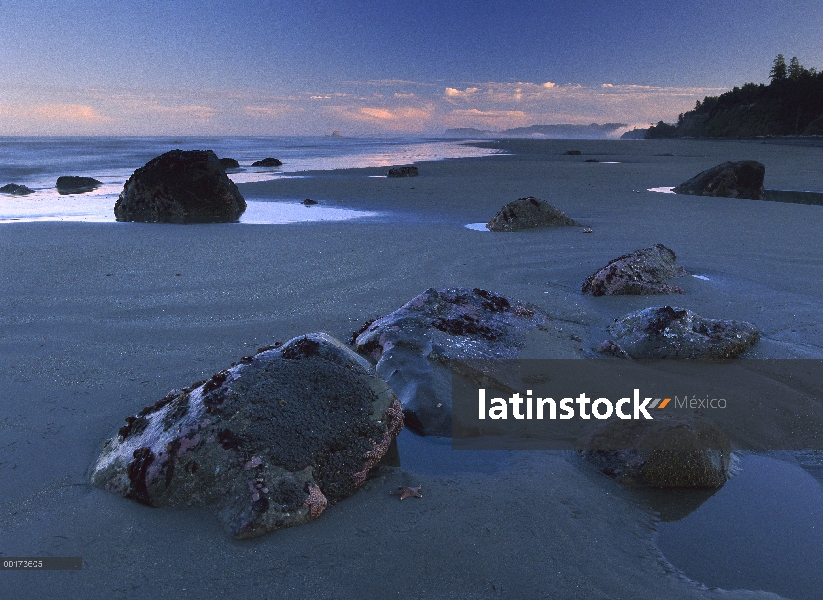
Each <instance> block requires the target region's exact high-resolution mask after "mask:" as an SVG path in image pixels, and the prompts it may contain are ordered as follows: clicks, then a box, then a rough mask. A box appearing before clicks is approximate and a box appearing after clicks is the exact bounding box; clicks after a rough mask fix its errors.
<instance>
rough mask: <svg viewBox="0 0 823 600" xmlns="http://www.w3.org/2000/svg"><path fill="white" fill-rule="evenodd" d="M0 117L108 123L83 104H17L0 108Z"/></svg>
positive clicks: (91, 107) (95, 110) (108, 119)
mask: <svg viewBox="0 0 823 600" xmlns="http://www.w3.org/2000/svg"><path fill="white" fill-rule="evenodd" d="M0 115H2V116H3V117H11V118H15V119H24V120H29V121H40V122H53V121H63V122H70V123H99V122H103V121H110V120H111V119H110V117H107V116H105V115H102V114H100V113H99V112H97V109H96V108H94V107H93V106H88V105H85V104H30V105H25V104H17V105H5V106H0Z"/></svg>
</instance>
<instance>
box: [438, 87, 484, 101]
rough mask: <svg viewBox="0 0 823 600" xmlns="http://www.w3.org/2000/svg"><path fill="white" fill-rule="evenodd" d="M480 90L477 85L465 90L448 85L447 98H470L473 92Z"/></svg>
mask: <svg viewBox="0 0 823 600" xmlns="http://www.w3.org/2000/svg"><path fill="white" fill-rule="evenodd" d="M479 91H480V88H477V87H467V88H466V89H465V90H458V89H457V88H452V87H447V88H446V92H445V93H446V98H469V97H471V95H472V94H475V93H477V92H479Z"/></svg>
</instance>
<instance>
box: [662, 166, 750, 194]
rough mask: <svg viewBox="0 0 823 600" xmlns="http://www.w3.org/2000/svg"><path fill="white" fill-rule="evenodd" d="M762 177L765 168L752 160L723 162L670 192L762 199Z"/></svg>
mask: <svg viewBox="0 0 823 600" xmlns="http://www.w3.org/2000/svg"><path fill="white" fill-rule="evenodd" d="M765 174H766V167H765V166H764V165H763V164H762V163H759V162H757V161H754V160H742V161H740V162H730V161H729V162H724V163H723V164H720V165H717V166H716V167H712V168H711V169H707V170H705V171H703V172H702V173H698V174H697V175H695V176H694V177H692V178H691V179H689V180H688V181H685V182H683V183H681V184H680V185H678V186H677V187H676V188H674V193H675V194H692V195H695V196H723V197H726V198H749V199H751V200H762V199H763V176H764V175H765Z"/></svg>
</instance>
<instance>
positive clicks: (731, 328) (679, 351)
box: [600, 306, 760, 359]
mask: <svg viewBox="0 0 823 600" xmlns="http://www.w3.org/2000/svg"><path fill="white" fill-rule="evenodd" d="M609 333H610V334H611V335H612V338H611V339H610V340H607V341H605V342H603V344H602V345H601V347H600V351H601V352H604V353H606V354H613V355H615V356H623V357H627V358H635V359H639V358H702V359H724V358H736V357H737V356H739V355H740V354H742V353H743V352H745V351H746V350H748V349H749V348H750V347H751V346H753V345H754V344H755V343H757V341H758V340H759V339H760V332H759V331H758V329H757V327H755V326H754V325H752V324H751V323H747V322H745V321H724V320H719V319H705V318H703V317H701V316H699V315H696V314H695V313H693V312H692V311H690V310H688V309H685V308H673V307H671V306H652V307H649V308H644V309H643V310H639V311H636V312H633V313H630V314H628V315H626V316H624V317H621V318H619V319H616V320H615V322H614V323H613V324H612V325H611V326H610V327H609Z"/></svg>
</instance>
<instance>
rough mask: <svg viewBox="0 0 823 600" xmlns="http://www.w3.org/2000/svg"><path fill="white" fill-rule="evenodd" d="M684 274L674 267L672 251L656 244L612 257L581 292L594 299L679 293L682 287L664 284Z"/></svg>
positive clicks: (682, 269) (683, 271) (674, 258)
mask: <svg viewBox="0 0 823 600" xmlns="http://www.w3.org/2000/svg"><path fill="white" fill-rule="evenodd" d="M685 274H686V271H685V269H684V268H683V267H681V266H679V265H678V264H677V256H676V255H675V253H674V251H673V250H670V249H669V248H666V246H664V245H663V244H656V245H654V246H652V247H651V248H644V249H642V250H636V251H634V252H632V253H631V254H624V255H623V256H620V257H618V258H615V259H614V260H613V261H611V262H610V263H609V264H607V265H606V266H605V267H603V268H602V269H600V270H599V271H597V272H596V273H594V274H593V275H591V276H590V277H589V278H588V279H586V281H585V282H584V283H583V293H584V294H587V293H588V294H592V295H593V296H617V295H621V294H628V295H641V294H672V293H677V294H682V293H683V288H681V287H679V286H676V285H667V284H666V283H665V282H666V280H668V279H671V278H672V277H682V276H683V275H685Z"/></svg>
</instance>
